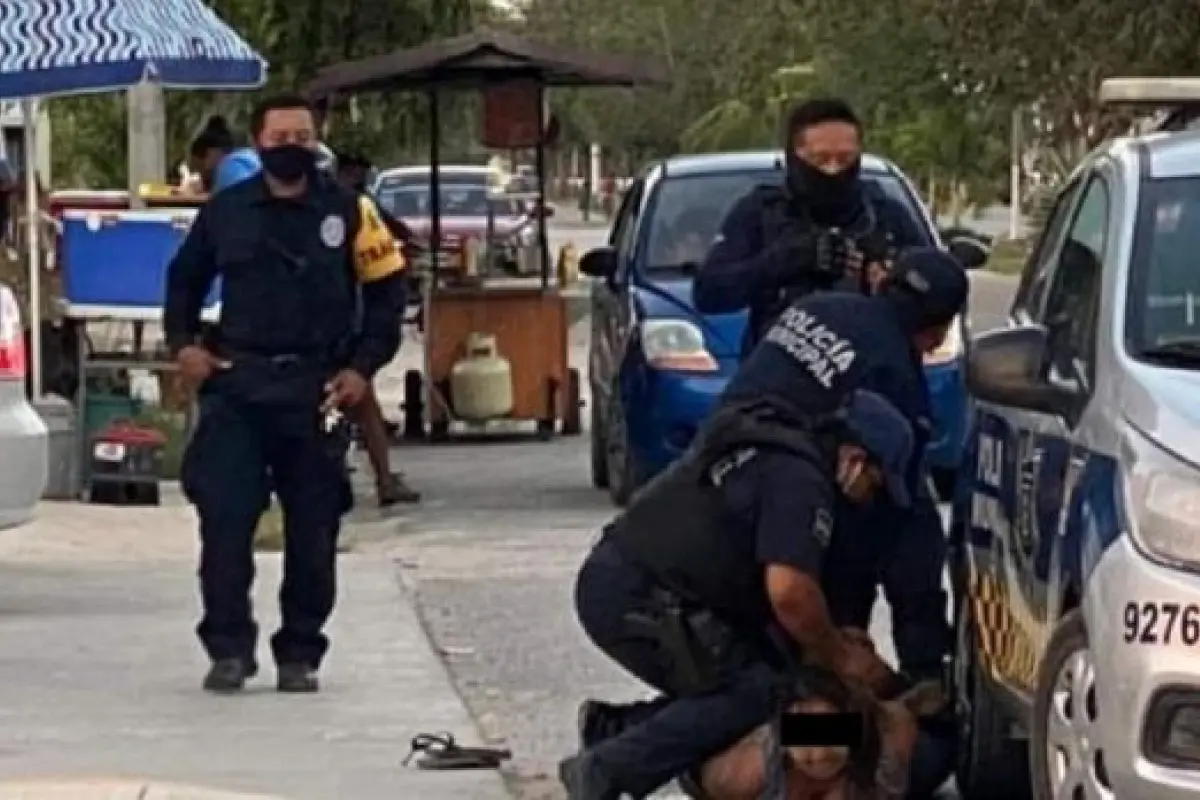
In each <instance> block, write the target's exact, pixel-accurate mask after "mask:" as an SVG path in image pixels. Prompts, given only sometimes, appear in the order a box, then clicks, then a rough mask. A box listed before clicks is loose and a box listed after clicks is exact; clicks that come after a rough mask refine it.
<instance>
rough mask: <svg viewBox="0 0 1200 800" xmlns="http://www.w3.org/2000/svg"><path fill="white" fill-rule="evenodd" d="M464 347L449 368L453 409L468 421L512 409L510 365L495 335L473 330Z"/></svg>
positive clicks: (509, 411) (501, 415) (494, 416)
mask: <svg viewBox="0 0 1200 800" xmlns="http://www.w3.org/2000/svg"><path fill="white" fill-rule="evenodd" d="M466 351H467V354H466V357H464V358H463V359H461V360H460V361H458V362H457V363H456V364H455V365H454V366H453V367H452V368H451V369H450V399H451V402H452V403H453V405H454V413H455V414H456V415H457V416H458V417H460V418H461V419H465V420H469V421H471V422H486V421H487V420H490V419H496V418H497V417H503V416H507V415H508V414H509V413H511V412H512V409H513V385H512V365H511V364H509V363H508V359H506V358H504V357H503V356H501V355H500V353H499V351H498V349H497V347H496V337H495V336H491V335H489V334H486V333H472V334H471V335H470V336H468V337H467V346H466Z"/></svg>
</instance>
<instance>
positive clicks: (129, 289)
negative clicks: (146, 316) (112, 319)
mask: <svg viewBox="0 0 1200 800" xmlns="http://www.w3.org/2000/svg"><path fill="white" fill-rule="evenodd" d="M195 216H196V210H195V209H192V208H173V209H157V210H147V211H143V210H136V211H124V210H122V211H101V210H84V209H67V210H65V211H64V212H63V219H62V241H61V243H60V249H61V252H60V253H59V263H60V264H61V265H62V272H63V297H64V299H65V300H66V301H67V302H68V303H69V304H71V305H73V306H106V307H116V308H146V309H158V308H161V307H162V305H163V298H164V297H165V295H166V274H167V265H168V264H169V263H170V262H171V259H172V258H173V257H174V255H175V252H176V251H177V250H178V249H179V245H180V244H181V243H182V242H183V238H184V236H186V235H187V231H188V228H189V227H190V226H191V224H192V220H193V219H195ZM219 292H220V286H219V281H218V282H217V283H215V284H214V286H213V288H212V291H211V292H209V295H208V297H207V298H206V299H205V303H204V304H205V307H211V306H212V305H214V304H215V303H216V302H217V300H218V296H219Z"/></svg>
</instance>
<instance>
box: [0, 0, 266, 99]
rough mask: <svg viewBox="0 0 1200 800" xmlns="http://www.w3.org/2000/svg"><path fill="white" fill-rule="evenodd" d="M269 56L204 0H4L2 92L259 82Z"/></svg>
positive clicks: (0, 4) (0, 3)
mask: <svg viewBox="0 0 1200 800" xmlns="http://www.w3.org/2000/svg"><path fill="white" fill-rule="evenodd" d="M266 73H267V63H266V61H264V60H263V58H262V57H261V56H260V55H258V53H256V52H254V50H253V48H251V47H250V45H248V44H246V42H245V41H244V40H243V39H242V38H241V36H239V35H238V34H237V32H236V31H234V30H233V29H232V28H230V27H229V26H228V25H226V24H225V23H224V22H222V21H221V18H220V17H218V16H217V15H216V14H215V13H213V11H212V9H210V8H209V7H208V6H206V5H205V4H204V3H203V2H202V0H0V98H24V97H50V96H54V95H66V94H80V93H84V92H103V91H118V90H122V89H128V88H129V87H131V86H134V85H136V84H138V83H139V82H141V81H142V80H143V79H145V78H150V79H153V80H155V81H157V82H158V83H160V84H161V85H162V86H163V87H165V88H171V89H253V88H255V87H258V86H261V85H262V84H263V83H264V82H265V80H266Z"/></svg>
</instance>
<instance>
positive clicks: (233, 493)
mask: <svg viewBox="0 0 1200 800" xmlns="http://www.w3.org/2000/svg"><path fill="white" fill-rule="evenodd" d="M306 401H307V398H306ZM183 485H184V491H185V492H186V494H187V496H188V498H189V499H190V500H191V501H192V502H193V503H194V504H195V505H196V509H197V511H198V512H199V516H200V543H201V548H200V593H201V597H202V600H203V604H204V616H203V618H202V619H201V621H200V625H199V626H198V628H197V634H198V635H199V637H200V640H201V642H202V643H203V645H204V648H205V650H206V651H207V652H208V655H209V657H211V658H213V659H218V658H234V657H244V658H252V657H253V655H254V650H255V643H256V639H257V633H258V629H257V626H256V625H255V623H254V618H253V615H252V613H251V607H250V588H251V585H252V583H253V581H254V553H253V544H254V533H255V530H256V528H257V526H258V522H259V518H260V517H261V516H262V513H263V511H264V510H265V509H266V508H267V507H268V504H269V500H270V493H271V490H272V489H273V490H274V491H275V493H276V495H277V496H278V497H279V502H280V505H281V506H282V508H283V517H284V541H285V543H284V555H283V567H284V578H283V585H282V586H281V587H280V590H279V605H280V611H281V615H282V625H281V627H280V629H279V631H278V632H277V633H276V634H275V635H274V636H273V637H272V639H271V650H272V652H273V654H274V657H275V660H276V662H277V663H304V664H308V665H311V666H312V667H314V668H315V667H317V666H318V665H319V664H320V662H321V658H322V657H323V656H324V654H325V651H326V649H327V648H328V640H327V639H326V637H325V636H324V634H322V632H321V629H322V628H323V627H324V625H325V622H326V621H327V620H328V619H329V616H330V614H331V613H332V612H333V604H334V595H335V587H336V581H335V575H336V572H335V568H336V552H337V538H338V530H339V528H340V525H341V517H342V514H344V513H345V512H346V510H347V509H348V503H347V497H348V493H349V485H348V482H347V478H346V475H345V470H344V463H343V461H342V458H341V457H340V455H339V454H338V453H337V452H336V451H334V450H333V449H331V448H330V447H329V446H328V441H327V439H326V437H325V436H324V434H323V432H322V430H321V428H320V424H319V416H318V412H317V408H316V405H315V403H311V402H304V403H302V404H292V405H283V404H274V403H273V404H262V403H253V402H246V401H244V400H241V399H238V398H237V396H236V395H234V394H232V393H228V392H223V391H221V390H219V389H218V390H213V391H207V392H204V393H203V394H202V396H201V400H200V420H199V424H198V425H197V428H196V431H195V433H194V435H193V437H192V440H191V442H190V443H189V445H188V449H187V453H186V455H185V458H184V475H183Z"/></svg>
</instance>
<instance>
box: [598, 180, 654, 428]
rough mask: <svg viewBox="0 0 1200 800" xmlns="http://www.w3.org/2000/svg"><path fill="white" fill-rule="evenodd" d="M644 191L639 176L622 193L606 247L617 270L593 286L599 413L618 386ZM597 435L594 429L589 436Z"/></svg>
mask: <svg viewBox="0 0 1200 800" xmlns="http://www.w3.org/2000/svg"><path fill="white" fill-rule="evenodd" d="M644 193H645V182H644V180H643V179H641V178H639V179H638V180H637V181H635V182H634V183H633V185H632V186H630V187H629V191H627V192H626V193H625V197H624V199H622V201H621V207H620V208H619V209H618V211H617V216H616V220H615V222H614V223H613V228H612V232H611V233H610V234H609V238H608V246H609V247H611V248H613V249H614V250H615V251H616V258H617V270H616V273H615V274H614V275H613V276H612V278H610V279H608V280H605V281H597V282H596V283H595V284H593V287H592V345H591V350H590V363H589V364H588V374H589V379H590V381H591V384H592V404H593V408H595V409H596V410H597V411H598V412H600V413H601V414H606V413H607V409H608V408H609V407H610V404H611V403H612V402H613V400H612V397H613V392H614V391H615V390H618V388H619V387H618V385H617V378H618V375H619V373H620V370H621V360H622V359H623V358H624V357H625V346H626V344H627V343H628V341H627V340H628V338H629V325H630V302H631V298H630V297H629V273H630V269H631V263H632V260H633V257H634V251H635V250H636V247H635V243H636V242H637V240H638V236H637V231H638V229H639V227H640V220H639V216H640V210H641V206H642V197H643V195H644ZM603 418H604V417H601V419H603ZM596 434H597V431H595V430H593V431H592V436H596Z"/></svg>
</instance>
